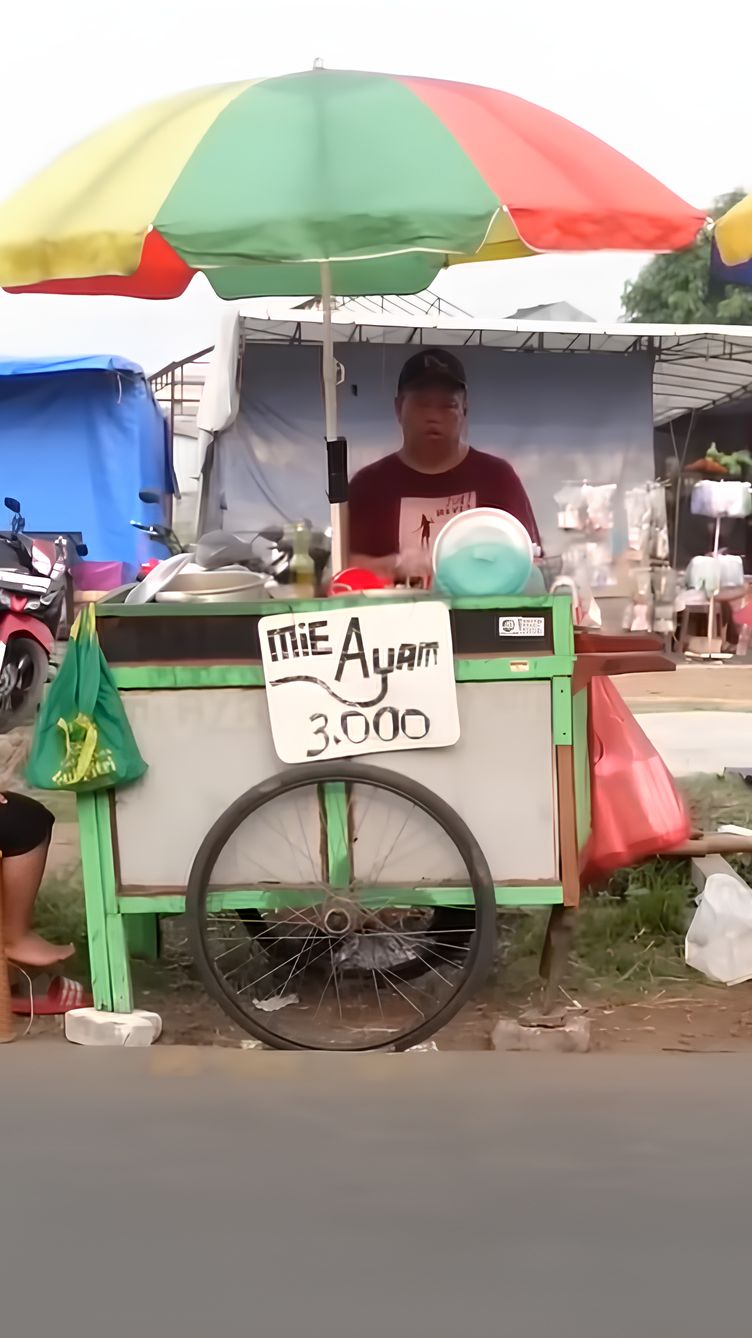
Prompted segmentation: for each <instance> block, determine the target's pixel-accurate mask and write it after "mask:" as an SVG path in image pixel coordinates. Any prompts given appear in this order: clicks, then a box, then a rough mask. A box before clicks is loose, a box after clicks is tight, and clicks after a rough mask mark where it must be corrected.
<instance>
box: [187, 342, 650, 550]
mask: <svg viewBox="0 0 752 1338" xmlns="http://www.w3.org/2000/svg"><path fill="white" fill-rule="evenodd" d="M420 347H421V346H420V345H419V344H410V346H409V348H406V347H405V346H404V345H385V344H378V343H365V342H364V343H352V344H347V343H341V342H338V343H337V344H336V345H335V354H336V357H337V359H338V361H339V362H340V363H341V364H342V365H343V367H344V370H345V382H344V384H343V386H342V387H341V388H340V390H339V393H338V409H339V430H340V432H342V433H343V434H344V435H345V436H346V437H347V440H348V444H349V448H350V473H351V475H352V474H353V473H354V472H355V471H356V470H357V469H360V468H361V467H362V466H363V465H366V464H368V463H370V461H372V460H375V459H377V458H378V457H379V456H381V455H384V454H387V453H388V452H389V451H392V450H396V449H397V448H398V446H399V440H400V437H399V429H398V426H397V424H396V422H395V419H394V407H393V401H394V392H395V387H396V384H397V377H398V374H399V369H400V367H401V366H402V363H403V362H404V361H405V358H406V357H407V356H408V355H409V354H412V353H415V352H417V351H418V350H419V349H420ZM459 351H460V353H461V356H462V359H463V362H464V364H465V367H466V370H467V377H468V387H469V398H470V417H469V428H468V437H469V440H470V441H471V442H472V444H473V445H474V446H476V447H478V448H479V449H481V450H487V451H491V452H493V453H495V454H499V455H503V456H505V457H506V458H507V459H508V460H510V461H511V463H512V464H513V465H514V467H515V468H516V470H517V471H518V473H519V474H520V476H521V478H522V481H523V483H524V485H525V487H526V488H527V491H528V493H529V495H530V499H531V501H532V504H533V509H534V511H535V513H536V517H537V519H538V524H539V527H540V528H541V530H542V532H543V539H544V543H545V545H546V547H547V548H548V549H549V550H553V551H556V550H558V548H559V547H560V536H559V533H558V529H557V523H556V504H555V502H554V493H555V492H556V491H557V489H558V487H559V486H560V484H561V483H562V482H565V481H566V480H568V479H576V480H583V479H587V480H589V481H590V482H591V483H616V484H617V494H616V497H615V499H614V513H615V516H616V518H617V523H616V526H615V533H614V541H615V546H616V547H617V548H618V547H619V546H622V547H624V546H625V545H626V518H625V511H624V506H623V502H622V498H623V494H624V492H625V491H626V490H627V489H628V488H630V487H633V486H635V485H636V484H638V483H641V482H644V480H645V479H646V478H651V477H652V475H653V472H654V462H653V414H652V360H651V358H650V356H649V355H648V354H647V353H642V352H635V353H632V354H630V355H629V356H625V357H623V358H614V357H612V356H610V355H601V354H598V353H589V354H587V355H581V354H575V353H571V354H569V353H556V354H552V353H546V352H537V351H534V350H533V349H531V351H530V353H529V354H527V353H525V354H521V353H519V352H516V353H505V352H503V351H501V350H498V349H493V348H484V347H482V346H481V347H478V346H473V347H472V348H470V347H468V348H466V349H461V350H459ZM320 368H321V349H320V347H319V346H316V345H290V344H284V345H274V344H249V345H248V346H247V347H246V350H245V354H244V360H243V368H242V383H241V390H240V407H239V413H238V416H237V418H236V419H235V421H234V422H233V423H232V424H231V425H230V426H229V427H228V428H227V430H225V431H223V432H219V433H218V435H217V437H216V440H215V449H214V452H213V460H212V467H211V471H210V475H209V480H208V487H207V494H206V495H205V507H206V528H213V527H214V526H221V527H222V528H224V529H229V530H237V531H240V532H255V531H257V530H258V529H260V528H262V527H263V526H265V525H269V524H270V523H273V522H275V521H279V519H280V518H281V517H284V518H286V519H288V520H296V519H302V518H304V517H309V518H310V519H311V520H312V521H313V522H314V523H319V524H321V523H326V518H327V516H328V505H327V501H326V470H325V451H324V411H323V405H322V396H321V374H320Z"/></svg>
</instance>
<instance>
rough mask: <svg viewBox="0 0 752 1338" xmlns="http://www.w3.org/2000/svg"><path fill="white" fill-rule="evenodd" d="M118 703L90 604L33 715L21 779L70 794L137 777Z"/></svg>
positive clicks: (139, 770) (134, 751) (140, 765)
mask: <svg viewBox="0 0 752 1338" xmlns="http://www.w3.org/2000/svg"><path fill="white" fill-rule="evenodd" d="M145 771H146V763H145V762H144V759H143V758H142V756H141V754H140V752H139V751H138V746H137V744H136V740H135V739H134V737H133V731H132V730H131V727H130V724H129V723H128V717H127V716H126V714H125V711H124V709H123V703H122V702H121V700H120V696H119V693H118V690H117V688H116V687H115V683H114V681H113V678H112V674H111V673H110V669H109V666H108V664H107V661H106V660H105V658H104V655H103V654H102V649H101V647H100V645H99V639H98V637H97V630H96V620H95V615H94V605H93V604H88V605H87V607H86V608H85V609H84V611H83V612H82V613H80V614H79V616H78V618H77V619H76V622H75V624H74V626H73V630H72V632H71V639H70V641H69V643H68V649H67V651H66V654H65V659H64V660H63V663H62V665H61V666H60V669H59V671H58V673H57V675H56V677H55V678H54V679H53V681H52V684H51V686H50V690H49V692H48V693H47V696H46V698H45V700H44V702H43V703H42V707H41V710H40V712H39V719H38V722H37V727H36V731H35V734H34V740H33V743H32V746H31V753H30V755H29V762H28V766H27V768H26V776H27V779H28V782H29V784H30V785H32V786H34V788H35V789H38V790H70V791H72V792H74V793H76V794H80V793H85V792H87V791H91V790H105V789H112V788H113V787H114V786H116V785H129V784H130V783H131V782H132V781H136V780H138V779H139V777H141V776H143V774H144V772H145Z"/></svg>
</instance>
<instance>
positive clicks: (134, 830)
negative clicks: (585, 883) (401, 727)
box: [116, 681, 558, 890]
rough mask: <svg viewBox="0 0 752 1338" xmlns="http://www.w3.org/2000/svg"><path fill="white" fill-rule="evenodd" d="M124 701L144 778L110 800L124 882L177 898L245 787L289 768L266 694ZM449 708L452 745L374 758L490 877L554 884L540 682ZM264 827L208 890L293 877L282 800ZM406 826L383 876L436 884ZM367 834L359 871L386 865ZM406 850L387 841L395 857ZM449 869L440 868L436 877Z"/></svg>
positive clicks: (547, 739) (314, 838) (232, 853)
mask: <svg viewBox="0 0 752 1338" xmlns="http://www.w3.org/2000/svg"><path fill="white" fill-rule="evenodd" d="M122 700H123V702H124V704H125V708H126V711H127V713H128V717H129V719H130V722H131V725H132V727H133V730H134V733H135V736H136V739H137V742H138V745H139V748H140V749H141V752H142V754H143V756H144V758H145V760H146V761H147V762H148V763H149V770H148V772H147V774H146V776H145V777H144V779H143V781H141V782H139V783H138V784H137V785H135V786H132V787H129V788H128V789H125V790H122V791H119V792H118V794H117V798H116V830H117V845H118V857H119V867H120V879H121V884H122V886H123V887H125V888H129V889H134V890H135V889H138V888H175V889H182V888H183V887H184V886H185V884H186V882H187V880H188V874H189V872H190V867H191V864H192V862H193V859H194V856H195V854H196V851H197V850H198V847H199V845H200V844H201V841H202V840H203V837H204V836H205V834H206V832H207V831H208V830H209V828H210V827H211V825H212V823H213V822H214V821H215V820H216V819H217V818H218V817H219V816H220V814H221V813H222V812H223V811H224V810H225V809H226V808H227V807H228V805H229V804H231V803H232V802H233V800H234V799H237V797H238V796H239V795H240V794H242V793H243V791H244V790H247V789H249V788H250V787H251V786H253V785H256V784H257V783H258V782H259V781H261V780H264V779H266V778H267V777H268V776H270V775H273V774H274V773H276V772H278V771H281V770H284V769H285V768H284V767H283V764H282V763H281V762H280V761H279V759H278V758H277V756H276V754H275V752H274V749H273V746H272V740H271V732H270V729H269V720H268V715H267V709H266V700H265V695H264V692H263V691H262V690H261V689H253V688H217V689H214V688H210V689H201V690H193V689H186V690H181V691H177V690H175V691H173V690H170V689H166V690H159V691H154V692H140V691H139V692H123V693H122ZM458 701H459V711H460V726H461V736H460V741H459V743H458V744H455V745H454V747H452V748H446V749H437V750H435V751H431V752H423V753H421V752H401V753H393V754H381V755H380V756H379V757H378V758H374V759H372V760H373V761H375V762H377V763H378V765H379V766H382V767H383V766H388V767H390V768H391V769H393V770H395V771H398V772H401V773H402V774H403V775H405V776H410V777H412V778H413V779H415V780H418V781H420V782H422V784H424V785H426V786H427V787H428V788H429V789H430V790H433V791H434V793H436V794H438V795H440V796H441V797H442V798H443V799H446V800H447V802H448V803H450V804H451V805H452V807H454V808H455V809H456V811H457V812H458V813H460V814H461V815H462V817H464V819H465V821H466V822H467V823H468V825H469V826H470V828H471V829H472V831H473V832H474V834H475V836H476V837H477V839H478V841H479V843H480V845H481V847H482V849H483V850H484V852H485V854H486V857H487V859H488V861H489V864H490V866H491V872H492V874H493V876H494V879H495V881H497V882H514V881H518V880H519V881H521V882H544V881H551V882H556V881H558V848H557V845H558V842H557V834H556V799H555V780H554V767H553V748H552V744H551V687H550V683H549V682H548V681H545V682H532V683H525V682H511V683H509V682H496V683H461V684H458ZM362 760H363V761H368V760H370V759H368V758H363V759H362ZM300 801H301V796H300V795H298V796H297V797H296V798H295V799H294V800H293V801H292V805H291V817H290V821H291V822H292V821H294V824H295V832H296V835H297V836H298V840H299V841H300V839H304V840H305V843H306V846H307V847H308V848H309V849H310V850H311V851H318V849H319V840H320V826H319V813H318V806H317V804H316V801H315V798H314V796H312V795H311V797H310V802H309V803H308V804H307V805H306V809H305V812H304V814H303V834H302V836H301V828H300V823H299V818H298V816H297V815H298V814H299V813H300V811H301V809H300ZM293 806H294V808H293ZM293 812H294V814H295V816H294V818H293V816H292V813H293ZM355 821H356V824H357V814H356V815H355ZM274 827H275V829H276V831H272V830H271V829H270V828H269V826H268V824H267V825H266V826H265V839H264V846H265V848H264V851H263V853H261V852H259V851H258V849H257V843H255V842H253V836H252V834H250V836H249V837H248V841H247V845H248V848H247V850H245V851H244V840H243V832H242V831H241V833H240V834H239V835H238V837H236V838H235V840H234V841H233V842H232V844H231V846H230V847H229V848H228V849H227V850H226V851H225V854H224V855H223V858H222V860H221V862H220V865H219V867H218V869H217V882H218V883H220V884H221V885H224V886H229V887H232V886H244V885H245V884H246V883H247V881H248V877H249V873H250V872H251V871H252V870H253V871H254V873H255V876H256V877H260V876H261V874H262V868H261V866H262V865H263V866H264V867H268V870H269V873H268V877H269V879H271V878H277V879H279V880H280V881H281V882H285V881H287V880H289V881H290V882H297V881H299V880H300V876H301V869H300V867H299V864H298V863H296V860H295V856H294V851H293V849H292V847H291V845H290V843H289V841H287V840H285V836H284V831H283V828H284V818H283V810H282V807H281V801H279V802H278V804H277V806H276V813H275V816H274ZM411 827H412V829H413V830H415V831H416V834H417V835H416V840H415V842H413V841H412V840H411V842H410V846H409V847H407V848H406V849H405V851H404V853H400V859H399V863H397V862H396V860H395V859H394V857H393V856H392V857H391V863H390V858H389V857H387V859H386V861H384V867H383V868H381V871H380V879H381V881H388V882H392V883H394V882H401V881H403V880H405V879H409V880H410V881H411V882H414V881H415V880H416V879H421V878H424V877H426V876H428V877H429V878H433V877H434V874H435V872H436V868H435V866H436V863H437V861H436V858H435V851H434V854H433V856H432V857H431V858H430V860H427V856H426V846H425V842H424V840H422V839H421V833H420V830H419V828H418V827H417V826H415V824H411ZM372 831H375V829H374V828H373V827H372V823H371V820H370V817H369V822H368V824H367V825H366V827H365V828H364V831H363V835H362V837H361V840H359V841H358V843H356V847H355V849H356V867H355V873H356V876H361V875H367V874H369V873H372V872H373V869H374V866H375V867H376V868H377V869H378V868H379V866H380V864H381V863H382V861H383V855H384V854H387V856H388V848H387V851H386V852H382V855H381V857H380V858H379V859H375V851H374V850H369V849H368V848H367V846H366V845H365V841H367V840H368V837H369V832H372ZM434 832H435V828H434ZM374 840H376V836H375V834H374ZM361 842H362V843H361ZM251 843H253V844H252V848H251ZM402 844H403V843H402V842H401V841H398V842H397V849H398V851H400V848H401V846H402ZM244 855H245V856H247V858H244ZM458 874H459V870H458V869H457V868H455V869H450V868H447V869H446V870H445V871H444V880H451V879H453V878H456V877H457V876H458Z"/></svg>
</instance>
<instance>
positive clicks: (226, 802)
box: [78, 592, 671, 1049]
mask: <svg viewBox="0 0 752 1338" xmlns="http://www.w3.org/2000/svg"><path fill="white" fill-rule="evenodd" d="M96 616H97V630H98V634H99V639H100V643H101V646H102V650H103V652H104V654H105V657H106V659H107V661H108V663H109V665H110V667H111V668H112V671H113V674H114V677H115V681H116V683H117V686H118V689H119V691H120V694H121V697H122V701H123V703H124V706H125V709H126V712H127V715H128V718H129V720H130V722H131V725H132V727H133V730H134V733H135V737H136V740H137V742H138V745H139V748H140V750H141V752H142V754H143V756H144V758H145V760H146V762H147V763H148V768H149V769H148V771H147V773H146V776H145V777H144V779H143V780H142V781H140V782H139V783H137V784H136V785H134V786H131V787H129V788H126V789H123V790H121V791H118V792H116V793H114V794H110V793H105V792H102V793H99V794H95V795H82V796H80V797H79V799H78V810H79V823H80V834H81V853H82V863H83V874H84V888H85V900H86V914H87V922H88V934H89V948H90V956H91V971H92V986H93V993H94V999H95V1004H96V1007H97V1008H99V1009H104V1010H114V1011H121V1012H128V1011H130V1010H131V1009H132V1008H133V1006H134V998H133V989H132V984H131V973H130V965H129V955H130V952H134V953H135V954H139V953H145V954H149V953H153V952H154V951H155V950H156V944H157V941H158V935H157V925H158V918H159V917H161V916H174V915H182V914H183V913H186V914H187V916H188V922H189V923H188V932H189V941H190V943H191V947H192V950H193V954H194V957H195V958H196V962H197V966H198V968H199V971H200V974H201V977H202V980H203V981H204V983H205V984H206V986H207V988H208V990H209V991H210V992H211V993H212V995H213V996H214V997H215V998H216V999H217V1000H218V1001H219V1002H220V1004H221V1005H222V1006H223V1007H224V1008H225V1011H226V1012H227V1013H228V1014H229V1016H230V1017H232V1018H233V1020H234V1021H236V1022H237V1023H239V1024H240V1025H241V1026H244V1027H245V1028H246V1030H249V1031H251V1032H252V1033H253V1034H254V1035H256V1036H259V1037H260V1038H261V1039H262V1040H265V1041H266V1042H267V1043H269V1044H271V1045H278V1046H280V1047H282V1048H340V1049H341V1048H345V1049H370V1048H379V1047H396V1048H404V1047H406V1046H407V1045H411V1044H415V1043H416V1041H418V1040H421V1039H423V1038H424V1037H425V1036H427V1035H429V1034H430V1033H431V1032H432V1031H434V1030H436V1029H437V1028H438V1027H440V1026H441V1025H443V1023H444V1022H445V1021H446V1020H448V1018H449V1017H450V1016H452V1015H453V1013H455V1012H456V1011H457V1009H458V1008H459V1007H460V1006H461V1005H462V1003H463V1002H464V1001H465V1000H466V999H467V998H468V997H470V995H471V994H472V993H473V992H474V991H475V990H476V989H477V988H478V987H479V985H480V984H482V981H483V979H484V978H485V976H486V975H487V972H488V969H489V966H490V963H491V958H492V954H493V951H494V946H495V940H496V912H497V910H503V909H504V908H505V907H523V906H527V907H531V906H539V907H541V906H547V907H550V908H551V919H550V924H549V934H548V938H547V944H546V951H545V952H544V958H545V961H544V968H545V969H546V970H547V973H548V976H549V991H548V995H547V996H544V997H547V1001H548V1004H549V1005H550V1004H551V1003H552V1001H553V994H552V991H553V990H554V988H555V986H556V984H557V980H558V977H559V974H560V972H561V970H562V968H563V965H564V963H565V959H566V939H567V935H568V932H569V928H570V921H571V913H573V912H574V908H576V907H577V905H578V903H579V899H580V880H579V864H580V851H581V849H582V846H583V843H584V842H585V840H586V837H587V834H588V831H589V823H590V793H589V762H588V743H587V700H588V694H587V683H588V681H589V679H590V677H591V676H592V674H593V673H597V672H605V673H614V672H623V671H624V670H625V669H628V668H634V669H640V670H644V669H655V668H670V667H671V665H670V662H669V661H667V660H666V659H665V658H664V657H662V656H660V655H658V654H656V652H655V651H654V650H653V643H652V641H648V642H647V643H646V642H645V641H642V642H641V641H640V640H639V639H634V638H632V639H631V642H630V645H631V646H633V647H634V651H633V653H631V654H630V655H629V656H628V657H625V656H624V655H622V654H621V652H622V651H623V649H624V638H616V639H615V640H614V639H609V638H600V640H599V639H598V637H597V634H588V636H589V639H588V645H587V653H586V654H583V655H578V656H576V655H575V639H576V631H575V629H574V628H573V623H572V606H571V600H570V599H569V598H568V597H567V596H566V595H545V596H540V597H534V598H533V597H526V596H517V597H505V598H482V599H443V598H441V597H439V596H437V595H423V594H421V595H411V594H408V593H398V592H395V593H394V595H391V594H390V595H388V596H386V597H383V598H380V599H378V600H376V599H374V598H369V597H368V596H359V597H358V596H348V597H346V598H340V599H328V600H312V601H300V602H295V603H285V602H282V601H279V600H274V601H265V602H264V603H259V604H255V605H247V604H206V603H194V604H160V603H153V604H146V605H131V606H129V605H126V604H124V603H123V592H116V593H114V594H113V595H112V596H110V597H109V598H107V599H106V600H104V601H102V602H101V603H99V604H98V606H97V610H96ZM385 629H388V630H389V637H388V638H387V640H389V641H390V644H389V645H386V644H385V640H384V635H383V634H384V631H385ZM437 629H438V630H437ZM615 657H616V658H615ZM627 658H628V663H627ZM322 666H323V668H322ZM353 675H356V676H358V681H360V680H362V691H360V690H359V691H356V689H355V687H354V683H355V681H356V679H355V678H354V677H353ZM447 676H448V678H449V680H450V688H448V687H447V681H446V680H447ZM322 694H323V695H322ZM322 701H323V703H324V705H323V706H322V705H321V703H322ZM429 702H430V707H429ZM426 733H428V734H430V737H429V738H428V739H426ZM437 745H438V746H437ZM342 753H344V754H345V758H344V760H339V758H340V756H341V754H342ZM347 754H349V756H348V755H347ZM280 758H283V759H284V760H280ZM374 764H377V765H376V767H375V768H374ZM249 792H250V794H251V797H250V799H249V798H248V793H249ZM242 796H245V798H241V797H242ZM293 801H295V804H293ZM272 811H273V813H274V817H275V821H274V822H272V821H271V818H270V817H268V814H269V813H271V812H272ZM403 812H404V813H406V814H407V816H405V817H404V821H403V822H402V826H401V827H400V825H399V824H400V822H401V821H402V816H401V815H402V814H403ZM264 814H266V815H267V817H266V818H264V822H265V824H266V825H264V826H263V828H262V829H261V828H259V826H258V823H259V820H260V815H262V816H263V815H264ZM267 819H268V820H267ZM408 831H409V833H410V838H409V840H408V835H407V834H408ZM309 860H310V868H309V866H308V861H309ZM303 865H305V866H306V867H305V868H303V867H302V866H303ZM311 870H312V872H311ZM250 958H253V960H254V963H255V965H250V964H249V960H248V959H250ZM257 958H259V959H260V961H257V960H256V959H257ZM262 968H263V969H262ZM309 977H310V980H312V982H313V983H312V985H311V984H309V983H307V982H309ZM260 981H264V982H265V984H264V985H263V986H261V985H260V984H259V982H260ZM366 985H367V986H368V991H367V992H368V996H369V997H368V999H367V1000H366V1001H364V997H363V996H364V993H365V992H366V989H365V987H366ZM317 1000H318V1003H317V1002H316V1001H317Z"/></svg>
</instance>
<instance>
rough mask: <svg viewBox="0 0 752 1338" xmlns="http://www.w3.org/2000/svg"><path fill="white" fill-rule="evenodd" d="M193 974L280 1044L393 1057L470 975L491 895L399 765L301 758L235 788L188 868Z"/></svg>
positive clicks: (464, 832)
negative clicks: (304, 761)
mask: <svg viewBox="0 0 752 1338" xmlns="http://www.w3.org/2000/svg"><path fill="white" fill-rule="evenodd" d="M186 913H187V916H188V936H189V942H190V945H191V950H192V952H193V956H194V958H195V961H196V965H197V967H198V970H199V973H200V975H201V978H202V980H203V982H204V984H205V986H206V988H207V990H208V991H209V993H210V994H211V995H212V996H213V997H214V998H215V999H216V1000H217V1001H218V1002H219V1003H220V1004H221V1006H222V1008H223V1009H224V1010H225V1012H226V1013H227V1014H228V1016H229V1017H230V1018H231V1019H232V1020H233V1021H234V1022H236V1023H238V1025H239V1026H241V1027H242V1028H243V1029H244V1030H245V1031H247V1032H249V1033H250V1034H251V1035H252V1036H255V1037H256V1038H257V1039H258V1040H260V1041H263V1042H264V1043H265V1044H266V1045H270V1046H272V1047H274V1048H276V1049H283V1050H379V1049H398V1050H404V1049H406V1048H408V1047H409V1046H411V1045H415V1044H417V1043H418V1042H419V1041H422V1040H425V1039H426V1038H427V1037H428V1036H431V1035H432V1034H433V1033H434V1032H435V1031H437V1030H438V1029H439V1028H440V1027H441V1026H443V1025H444V1024H445V1023H446V1022H448V1021H449V1019H450V1018H451V1017H453V1016H454V1015H455V1013H456V1012H457V1011H458V1010H459V1009H460V1008H461V1006H462V1004H463V1003H465V1001H466V1000H467V999H469V998H470V997H471V995H472V994H473V992H474V991H475V990H476V989H477V988H478V987H479V986H480V985H481V984H482V983H483V981H484V979H485V977H486V975H487V973H488V970H489V968H490V965H491V961H492V957H493V952H494V943H495V925H496V903H495V896H494V888H493V882H492V879H491V874H490V871H489V868H488V864H487V862H486V860H485V857H484V856H483V853H482V851H481V849H480V847H479V845H478V843H477V841H476V840H475V838H474V836H473V835H472V833H471V832H470V830H469V829H468V827H467V826H466V824H465V823H464V822H463V821H462V819H461V818H459V817H458V816H457V814H456V813H455V812H454V811H453V809H451V808H450V806H449V805H448V804H446V803H445V802H444V801H443V800H442V799H439V798H438V797H437V796H436V795H434V794H432V793H431V791H430V790H427V789H425V788H424V787H423V786H422V785H418V784H416V783H415V782H414V781H412V780H408V779H406V778H404V777H401V776H400V775H399V774H398V773H397V772H392V771H388V770H385V769H382V768H377V767H372V766H365V765H361V764H359V763H349V762H343V763H311V764H309V765H304V766H298V767H295V768H292V769H290V770H289V771H285V772H282V773H280V774H279V775H277V776H273V777H271V778H270V779H269V780H267V781H264V782H263V783H262V784H261V785H257V786H255V787H254V789H252V790H249V791H248V792H247V793H246V794H244V795H242V796H241V797H240V798H239V799H237V800H236V801H235V803H234V804H232V805H231V806H230V808H228V809H227V810H226V812H225V813H223V815H222V817H221V818H219V819H218V821H217V822H216V823H215V824H214V826H213V827H212V829H211V831H210V832H209V833H208V835H207V836H206V838H205V839H204V842H203V844H202V846H201V849H200V850H199V852H198V854H197V856H196V859H195V861H194V864H193V868H192V869H191V875H190V879H189V882H188V888H187V895H186Z"/></svg>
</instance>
